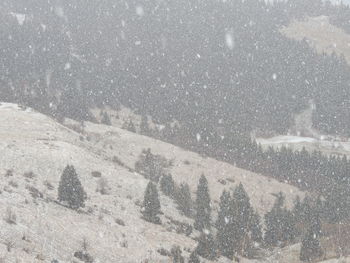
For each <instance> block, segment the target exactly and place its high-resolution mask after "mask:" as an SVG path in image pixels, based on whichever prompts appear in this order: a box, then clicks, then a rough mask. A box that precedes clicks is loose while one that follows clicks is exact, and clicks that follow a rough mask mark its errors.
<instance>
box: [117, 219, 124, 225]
mask: <svg viewBox="0 0 350 263" xmlns="http://www.w3.org/2000/svg"><path fill="white" fill-rule="evenodd" d="M115 222H116V223H117V224H118V225H120V226H125V222H124V221H123V220H121V219H119V218H116V219H115Z"/></svg>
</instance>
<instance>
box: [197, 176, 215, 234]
mask: <svg viewBox="0 0 350 263" xmlns="http://www.w3.org/2000/svg"><path fill="white" fill-rule="evenodd" d="M210 214H211V207H210V196H209V189H208V181H207V179H206V178H205V176H204V175H202V176H201V178H200V179H199V183H198V188H197V198H196V217H195V223H194V227H195V229H197V230H199V231H202V230H203V229H210Z"/></svg>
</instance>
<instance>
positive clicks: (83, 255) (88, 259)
mask: <svg viewBox="0 0 350 263" xmlns="http://www.w3.org/2000/svg"><path fill="white" fill-rule="evenodd" d="M74 257H76V258H78V259H80V260H81V261H83V262H85V263H93V262H94V258H93V257H92V256H91V255H90V254H89V253H88V252H86V251H76V252H74Z"/></svg>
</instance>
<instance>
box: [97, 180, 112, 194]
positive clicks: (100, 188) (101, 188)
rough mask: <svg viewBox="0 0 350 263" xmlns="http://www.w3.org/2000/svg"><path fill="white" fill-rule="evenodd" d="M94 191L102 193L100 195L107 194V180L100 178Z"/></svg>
mask: <svg viewBox="0 0 350 263" xmlns="http://www.w3.org/2000/svg"><path fill="white" fill-rule="evenodd" d="M96 192H98V193H100V194H102V195H107V194H108V192H109V187H108V181H107V179H106V178H100V180H98V182H97V188H96Z"/></svg>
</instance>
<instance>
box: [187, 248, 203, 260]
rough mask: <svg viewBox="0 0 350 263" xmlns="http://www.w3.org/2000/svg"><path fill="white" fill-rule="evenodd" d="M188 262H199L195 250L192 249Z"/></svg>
mask: <svg viewBox="0 0 350 263" xmlns="http://www.w3.org/2000/svg"><path fill="white" fill-rule="evenodd" d="M188 263H201V262H200V260H199V257H198V255H197V253H196V251H192V253H191V255H190V258H189V259H188Z"/></svg>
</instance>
